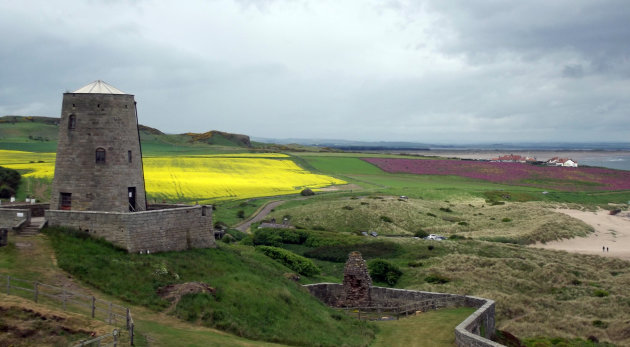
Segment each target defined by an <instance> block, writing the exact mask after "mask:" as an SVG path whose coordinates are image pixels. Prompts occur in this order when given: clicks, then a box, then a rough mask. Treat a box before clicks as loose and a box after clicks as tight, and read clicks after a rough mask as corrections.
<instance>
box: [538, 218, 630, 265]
mask: <svg viewBox="0 0 630 347" xmlns="http://www.w3.org/2000/svg"><path fill="white" fill-rule="evenodd" d="M555 211H557V212H561V213H564V214H567V215H569V216H571V217H573V218H577V219H580V220H582V221H584V222H585V223H586V224H588V225H590V226H592V227H593V228H594V229H595V232H594V233H592V234H591V235H589V236H588V237H575V238H572V239H568V240H562V241H553V242H547V244H540V243H538V244H536V245H534V246H533V247H538V248H546V249H556V250H563V251H567V252H575V253H582V254H596V255H601V256H605V257H616V258H621V259H625V260H630V212H622V213H619V214H617V215H615V216H611V215H610V214H609V213H608V211H605V210H599V211H597V212H589V211H577V210H568V209H561V210H555ZM602 247H608V251H603V250H602Z"/></svg>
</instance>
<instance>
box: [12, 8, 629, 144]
mask: <svg viewBox="0 0 630 347" xmlns="http://www.w3.org/2000/svg"><path fill="white" fill-rule="evenodd" d="M97 79H100V80H104V81H106V82H107V83H109V84H111V85H113V86H115V87H117V88H118V89H121V90H123V91H124V92H126V93H129V94H134V95H135V98H136V101H137V102H138V112H139V120H140V123H142V124H145V125H148V126H152V127H156V128H158V129H160V130H162V131H164V132H168V133H182V132H188V131H194V132H204V131H207V130H211V129H215V130H221V131H228V132H235V133H241V134H247V135H250V136H256V137H275V138H287V137H292V138H321V139H348V140H390V141H414V142H430V143H462V142H515V141H585V142H591V141H626V142H627V141H628V140H629V139H630V1H627V0H619V1H614V0H611V1H606V0H601V1H592V0H588V1H581V0H566V1H565V0H554V1H549V0H540V1H538V0H528V1H502V0H486V1H470V0H459V1H452V0H451V1H444V0H434V1H430V0H428V1H371V0H357V1H346V0H334V1H327V0H314V1H308V0H305V1H290V0H286V1H285V0H278V1H275V0H261V1H255V0H235V1H230V0H216V1H208V0H199V1H196V0H187V1H181V2H176V1H124V0H118V1H105V0H103V1H98V0H90V1H50V0H42V1H29V0H24V1H18V0H0V115H41V116H52V117H59V115H60V110H61V99H62V93H63V92H65V91H73V90H76V89H78V88H80V87H82V86H84V85H86V84H88V83H90V82H92V81H94V80H97Z"/></svg>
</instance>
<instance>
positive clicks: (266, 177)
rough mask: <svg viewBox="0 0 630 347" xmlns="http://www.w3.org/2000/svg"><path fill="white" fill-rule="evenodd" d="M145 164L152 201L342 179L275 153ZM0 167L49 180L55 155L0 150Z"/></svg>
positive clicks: (271, 191) (248, 193) (280, 189)
mask: <svg viewBox="0 0 630 347" xmlns="http://www.w3.org/2000/svg"><path fill="white" fill-rule="evenodd" d="M143 164H144V177H145V184H146V191H147V195H148V198H149V200H155V201H162V200H165V201H181V202H193V201H197V202H213V201H220V200H233V199H247V198H252V197H259V196H274V195H286V194H295V193H299V192H300V191H301V190H302V189H304V188H307V187H308V188H311V189H317V188H322V187H326V186H329V185H333V184H344V183H346V182H344V181H342V180H339V179H336V178H334V177H330V176H326V175H318V174H313V173H311V172H309V171H306V170H304V169H302V168H300V167H299V166H298V165H296V164H295V163H294V162H293V161H292V160H290V159H288V156H286V155H283V154H273V153H272V154H269V153H262V154H261V153H241V154H231V155H229V156H228V155H203V156H186V157H184V156H182V157H177V156H159V157H146V158H144V159H143ZM0 166H4V167H8V168H11V169H16V170H20V171H21V172H22V173H23V177H32V178H38V179H48V180H52V178H53V176H54V170H55V154H54V153H31V152H22V151H6V150H0Z"/></svg>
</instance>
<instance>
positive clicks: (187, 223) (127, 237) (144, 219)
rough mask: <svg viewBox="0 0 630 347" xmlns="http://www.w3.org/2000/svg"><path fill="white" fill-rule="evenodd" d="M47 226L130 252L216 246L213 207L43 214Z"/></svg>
mask: <svg viewBox="0 0 630 347" xmlns="http://www.w3.org/2000/svg"><path fill="white" fill-rule="evenodd" d="M46 219H47V220H48V225H49V226H64V227H70V228H74V229H78V230H81V231H85V232H87V233H89V234H90V235H92V236H94V237H100V238H104V239H105V240H107V241H109V242H111V243H113V244H115V245H117V246H120V247H122V248H124V249H126V250H127V251H129V252H140V251H142V252H146V251H147V250H148V251H150V252H151V253H154V252H165V251H181V250H185V249H192V248H209V247H215V246H216V243H215V240H214V233H213V231H212V207H211V206H206V205H197V206H189V207H182V208H171V209H162V210H155V211H145V212H135V213H120V212H96V211H60V210H50V211H46Z"/></svg>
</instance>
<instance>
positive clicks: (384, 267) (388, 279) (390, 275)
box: [368, 259, 402, 286]
mask: <svg viewBox="0 0 630 347" xmlns="http://www.w3.org/2000/svg"><path fill="white" fill-rule="evenodd" d="M368 269H369V271H370V277H372V280H374V281H376V282H382V283H387V284H388V285H390V286H393V285H395V284H396V282H398V279H399V278H400V276H402V271H400V269H399V268H398V267H397V266H396V265H394V264H392V263H390V262H389V261H387V260H383V259H373V260H370V262H368Z"/></svg>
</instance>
